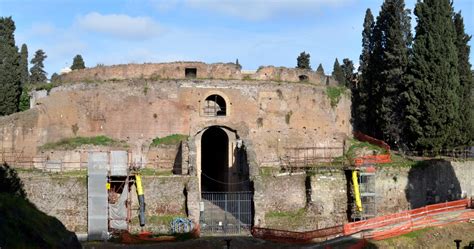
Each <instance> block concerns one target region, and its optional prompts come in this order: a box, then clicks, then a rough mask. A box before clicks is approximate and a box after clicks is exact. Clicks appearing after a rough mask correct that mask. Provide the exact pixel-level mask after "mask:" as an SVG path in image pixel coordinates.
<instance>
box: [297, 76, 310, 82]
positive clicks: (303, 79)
mask: <svg viewBox="0 0 474 249" xmlns="http://www.w3.org/2000/svg"><path fill="white" fill-rule="evenodd" d="M298 78H299V79H300V81H301V82H306V81H308V80H309V77H308V76H307V75H304V74H302V75H300V76H298Z"/></svg>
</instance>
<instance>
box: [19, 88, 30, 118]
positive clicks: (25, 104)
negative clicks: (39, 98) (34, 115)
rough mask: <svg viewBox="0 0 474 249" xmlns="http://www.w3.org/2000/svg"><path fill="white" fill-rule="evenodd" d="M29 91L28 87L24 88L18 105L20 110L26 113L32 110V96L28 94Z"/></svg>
mask: <svg viewBox="0 0 474 249" xmlns="http://www.w3.org/2000/svg"><path fill="white" fill-rule="evenodd" d="M28 92H29V89H28V88H27V87H23V91H22V92H21V95H20V103H19V104H18V105H19V106H18V109H19V110H20V111H21V112H22V111H26V110H28V109H30V95H29V94H28Z"/></svg>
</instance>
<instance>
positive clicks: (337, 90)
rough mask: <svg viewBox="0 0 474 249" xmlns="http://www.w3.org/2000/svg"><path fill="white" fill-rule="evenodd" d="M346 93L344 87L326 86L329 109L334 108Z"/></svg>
mask: <svg viewBox="0 0 474 249" xmlns="http://www.w3.org/2000/svg"><path fill="white" fill-rule="evenodd" d="M345 91H346V88H345V87H344V86H328V87H327V88H326V94H327V96H328V97H329V100H330V101H331V107H336V106H337V104H339V100H341V97H342V94H343V93H344V92H345Z"/></svg>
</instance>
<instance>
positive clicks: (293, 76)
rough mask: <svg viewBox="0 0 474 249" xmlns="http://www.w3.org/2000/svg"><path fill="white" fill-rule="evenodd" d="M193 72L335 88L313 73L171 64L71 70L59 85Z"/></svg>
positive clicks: (330, 80) (176, 76)
mask: <svg viewBox="0 0 474 249" xmlns="http://www.w3.org/2000/svg"><path fill="white" fill-rule="evenodd" d="M187 68H195V69H196V72H197V75H196V78H197V79H227V80H231V79H233V80H242V79H243V80H269V81H278V82H301V81H303V82H304V83H311V84H318V85H337V81H335V80H334V79H333V78H332V77H330V76H326V75H322V74H320V73H317V72H315V71H311V70H304V69H297V68H285V67H274V66H267V67H261V68H259V69H258V70H257V71H256V72H255V73H251V74H242V72H241V70H240V68H239V67H238V66H237V65H236V64H234V63H214V64H206V63H202V62H171V63H145V64H126V65H113V66H97V67H93V68H86V69H80V70H73V71H71V72H69V73H67V74H62V75H61V76H60V78H59V81H61V82H66V83H70V82H99V81H117V80H125V79H152V80H157V79H185V78H186V75H185V70H186V69H187Z"/></svg>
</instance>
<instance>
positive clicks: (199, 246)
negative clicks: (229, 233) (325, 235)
mask: <svg viewBox="0 0 474 249" xmlns="http://www.w3.org/2000/svg"><path fill="white" fill-rule="evenodd" d="M224 239H232V240H231V242H230V249H253V248H256V249H257V248H258V249H298V248H304V249H319V248H321V249H326V248H334V249H336V248H341V249H343V248H349V246H350V245H353V244H355V243H357V240H346V241H344V242H338V243H337V245H334V244H332V245H331V246H330V247H328V245H329V244H328V243H313V244H284V243H275V242H270V241H265V240H260V239H255V238H253V237H206V238H199V239H193V240H187V241H181V242H164V243H155V244H142V245H122V244H117V243H90V242H88V243H85V244H83V246H84V248H85V249H99V248H106V249H115V248H137V249H138V248H158V249H178V248H179V249H181V248H190V249H226V248H227V245H226V242H225V241H224Z"/></svg>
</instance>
